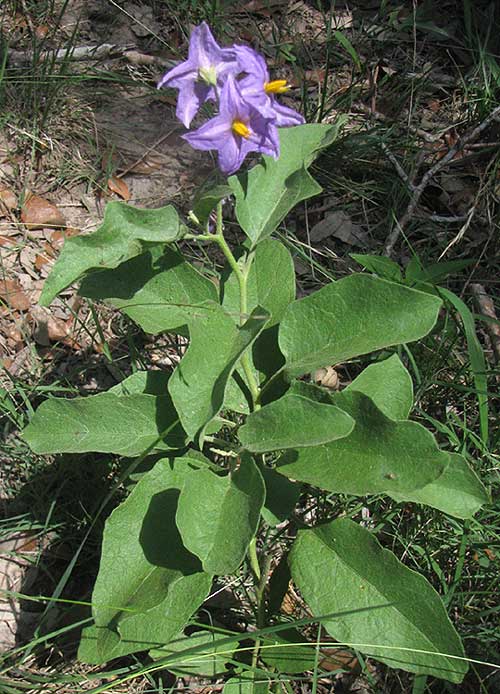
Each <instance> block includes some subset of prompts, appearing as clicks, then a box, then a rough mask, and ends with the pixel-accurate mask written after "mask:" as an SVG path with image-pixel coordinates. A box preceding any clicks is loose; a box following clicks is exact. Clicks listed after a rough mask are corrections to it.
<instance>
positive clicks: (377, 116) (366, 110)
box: [352, 104, 442, 142]
mask: <svg viewBox="0 0 500 694" xmlns="http://www.w3.org/2000/svg"><path fill="white" fill-rule="evenodd" d="M352 112H353V113H362V114H363V115H365V116H368V118H371V119H372V120H376V121H380V122H381V123H387V122H388V121H390V119H389V118H388V117H387V116H386V115H385V114H383V113H380V111H372V110H371V108H370V107H369V106H365V104H355V105H354V106H353V107H352ZM408 130H409V131H410V132H411V133H413V134H414V135H418V137H420V138H421V139H422V140H425V141H426V142H438V141H439V140H440V139H441V137H442V133H439V135H431V134H430V133H428V132H427V131H426V130H422V128H416V127H415V126H413V125H411V126H410V127H409V128H408Z"/></svg>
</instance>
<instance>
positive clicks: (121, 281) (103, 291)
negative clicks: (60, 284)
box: [78, 247, 217, 335]
mask: <svg viewBox="0 0 500 694" xmlns="http://www.w3.org/2000/svg"><path fill="white" fill-rule="evenodd" d="M78 293H79V294H80V295H81V296H85V297H87V298H90V299H94V300H96V301H105V302H107V303H109V304H111V305H112V306H114V307H115V308H119V309H120V310H121V311H123V313H125V315H127V316H128V317H129V318H131V319H132V320H133V321H135V322H136V323H137V324H138V325H139V326H140V327H141V328H142V329H143V330H144V331H145V332H147V333H150V334H152V335H156V334H158V333H161V332H163V331H165V330H171V331H178V330H179V328H181V327H182V326H185V325H186V324H187V323H188V322H189V321H190V320H192V319H193V318H195V317H196V315H197V313H198V312H199V311H200V310H202V309H200V306H203V304H204V302H206V301H217V289H216V287H215V285H214V284H213V282H211V281H210V280H209V279H207V278H206V277H204V276H203V275H202V274H201V273H200V272H198V270H196V268H194V267H193V266H192V265H191V264H190V263H187V262H186V261H185V260H184V258H183V257H182V255H181V254H180V253H178V252H177V251H174V250H172V249H169V248H167V249H166V250H164V249H163V248H160V247H155V248H151V249H150V250H148V251H147V252H146V253H142V254H141V255H139V256H137V257H136V258H132V259H131V260H128V261H126V262H123V263H121V264H120V265H119V267H117V268H115V269H113V270H101V271H99V272H92V273H91V274H90V275H89V276H87V277H86V278H84V280H83V282H82V284H81V287H80V290H79V292H78Z"/></svg>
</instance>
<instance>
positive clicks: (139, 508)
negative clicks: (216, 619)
mask: <svg viewBox="0 0 500 694" xmlns="http://www.w3.org/2000/svg"><path fill="white" fill-rule="evenodd" d="M203 467H204V465H203V463H202V462H201V461H200V460H199V458H197V459H190V457H189V456H186V457H184V458H178V459H176V460H175V461H173V462H172V461H169V460H166V459H164V460H159V461H158V462H157V463H156V465H155V466H154V467H153V468H152V469H151V470H150V471H149V472H147V473H145V474H144V475H143V477H142V478H141V480H140V481H139V482H138V483H137V485H136V486H135V487H134V489H133V490H132V492H131V494H130V496H129V497H128V498H127V499H126V500H125V501H124V502H123V503H122V504H121V505H120V506H118V508H116V509H115V510H114V511H113V513H112V514H111V516H110V517H109V518H108V520H107V521H106V527H105V530H104V537H103V546H102V556H101V563H100V567H99V574H98V576H97V581H96V584H95V587H94V592H93V595H92V606H93V616H94V621H95V627H94V629H93V632H91V633H90V634H89V633H88V632H87V639H88V638H89V637H91V636H92V635H94V637H95V639H96V644H95V649H94V650H95V652H94V655H96V654H97V655H98V657H99V658H100V662H105V661H107V660H110V659H111V658H115V657H118V656H120V655H125V654H126V653H133V652H135V651H140V650H146V649H151V648H153V647H155V646H162V645H163V644H165V643H168V642H169V641H170V640H172V639H173V638H174V637H175V636H176V635H177V634H178V633H179V632H180V631H181V630H182V629H183V628H184V626H185V625H186V623H187V621H188V620H189V618H190V617H191V615H192V614H193V612H194V611H195V610H196V609H197V608H198V607H199V606H200V605H201V603H202V602H203V600H204V599H205V597H206V595H207V593H208V591H209V589H210V585H211V582H212V579H211V576H210V575H208V574H206V573H204V572H203V571H202V567H201V564H200V562H199V560H198V558H197V557H195V556H194V555H193V554H191V553H190V552H189V551H188V550H187V549H186V548H185V547H184V545H183V543H182V539H181V536H180V534H179V531H178V530H177V526H176V522H175V514H176V511H177V505H178V500H179V494H180V489H181V488H182V486H183V484H184V481H185V478H186V475H188V474H189V473H190V472H191V471H192V470H193V469H195V470H201V469H203ZM90 650H91V649H90V648H89V647H87V651H90ZM90 655H91V653H90Z"/></svg>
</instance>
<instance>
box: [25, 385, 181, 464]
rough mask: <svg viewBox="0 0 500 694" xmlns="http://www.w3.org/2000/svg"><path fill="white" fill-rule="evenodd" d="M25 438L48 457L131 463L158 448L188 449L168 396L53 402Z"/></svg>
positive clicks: (113, 396) (110, 396) (36, 417)
mask: <svg viewBox="0 0 500 694" xmlns="http://www.w3.org/2000/svg"><path fill="white" fill-rule="evenodd" d="M167 430H168V431H167ZM165 432H166V433H165ZM23 436H24V439H25V441H26V442H27V443H28V445H29V446H30V447H31V449H32V450H33V451H35V453H44V454H48V453H87V452H100V453H116V454H118V455H122V456H130V457H132V456H136V455H140V454H141V453H143V452H144V451H145V450H146V449H147V448H149V447H150V446H151V445H152V444H154V443H155V442H157V443H156V445H155V448H158V449H161V450H168V449H175V448H181V447H183V446H184V445H185V443H186V435H185V432H184V431H183V429H182V426H181V425H180V422H179V418H178V415H177V413H176V411H175V409H174V406H173V404H172V400H171V398H170V396H169V395H168V393H166V394H165V395H163V396H156V395H147V394H140V393H137V394H133V395H117V394H115V393H100V394H99V395H90V396H88V397H85V398H73V399H72V400H69V399H68V398H50V399H49V400H46V401H45V402H43V403H42V404H41V405H40V407H39V408H38V409H37V411H36V412H35V415H34V417H33V419H32V420H31V422H30V424H29V425H28V426H27V427H26V429H25V430H24V432H23Z"/></svg>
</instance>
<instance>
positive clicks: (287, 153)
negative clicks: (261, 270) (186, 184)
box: [228, 119, 345, 246]
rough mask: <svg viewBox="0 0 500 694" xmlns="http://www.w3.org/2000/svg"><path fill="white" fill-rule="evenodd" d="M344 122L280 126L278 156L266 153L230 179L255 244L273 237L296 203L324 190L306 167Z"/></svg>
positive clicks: (238, 210)
mask: <svg viewBox="0 0 500 694" xmlns="http://www.w3.org/2000/svg"><path fill="white" fill-rule="evenodd" d="M344 122H345V121H344V119H339V120H338V121H337V123H335V124H326V123H310V124H307V125H298V126H295V127H293V128H280V129H279V136H280V146H281V149H280V156H279V157H278V159H273V158H272V157H267V156H264V157H263V163H262V164H258V165H257V166H254V167H253V168H252V169H251V170H250V171H248V172H245V173H242V174H239V175H237V176H231V177H230V178H229V179H228V184H229V186H230V187H231V189H232V191H233V193H234V196H235V198H236V207H235V212H236V218H237V220H238V222H239V224H240V226H241V228H242V229H243V231H244V232H245V234H246V235H247V236H248V238H249V239H250V240H251V242H252V246H256V245H257V244H258V243H259V242H260V241H262V240H263V239H265V238H266V237H267V236H270V235H271V234H272V233H273V231H275V229H276V228H277V226H278V225H279V224H280V222H282V221H283V219H284V218H285V217H286V215H287V214H288V212H290V210H291V209H292V208H293V207H295V205H296V204H297V203H299V202H300V201H301V200H306V199H307V198H310V197H312V196H313V195H317V194H318V193H320V192H321V190H322V188H321V186H320V185H319V184H318V183H316V181H315V180H314V178H312V176H311V175H310V174H309V173H308V171H307V169H308V167H309V166H310V165H311V163H312V162H313V160H314V159H315V157H316V156H317V154H318V153H319V151H320V150H321V149H323V148H324V147H327V146H328V145H330V144H331V143H332V142H333V141H334V140H335V139H336V138H337V136H338V132H339V130H340V128H341V127H342V125H343V124H344Z"/></svg>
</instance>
